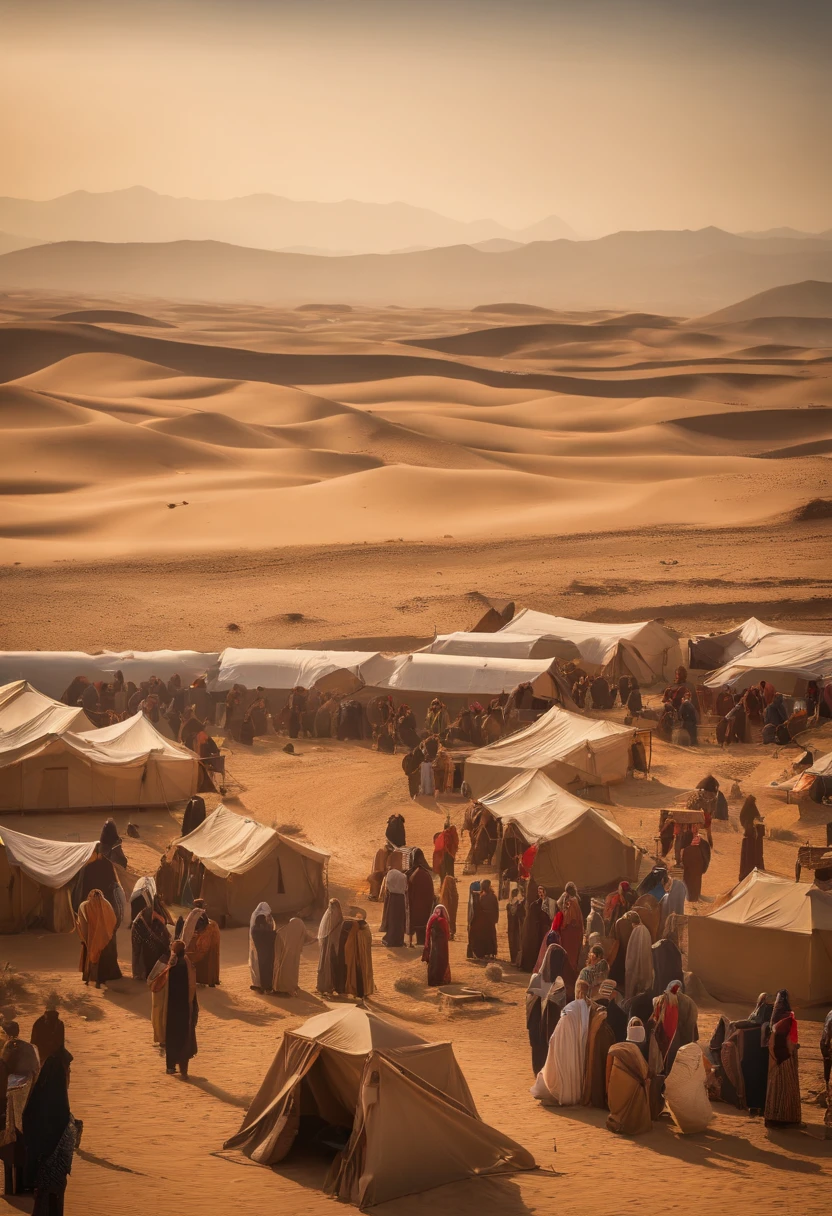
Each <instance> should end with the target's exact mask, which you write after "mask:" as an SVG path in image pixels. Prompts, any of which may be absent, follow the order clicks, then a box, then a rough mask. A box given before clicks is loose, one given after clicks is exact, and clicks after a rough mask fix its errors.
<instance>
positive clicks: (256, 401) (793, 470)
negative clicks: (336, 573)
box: [0, 293, 832, 563]
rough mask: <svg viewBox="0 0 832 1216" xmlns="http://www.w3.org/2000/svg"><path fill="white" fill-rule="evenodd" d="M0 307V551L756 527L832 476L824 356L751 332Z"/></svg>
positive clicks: (637, 323) (376, 314) (61, 302)
mask: <svg viewBox="0 0 832 1216" xmlns="http://www.w3.org/2000/svg"><path fill="white" fill-rule="evenodd" d="M14 304H15V309H14V311H13V315H12V317H11V319H10V320H9V322H8V323H6V324H5V325H0V377H2V382H0V428H2V432H3V435H4V439H5V445H4V455H5V466H4V469H5V476H4V477H3V478H2V480H0V494H2V501H3V517H2V521H0V537H2V546H1V547H0V552H2V554H3V557H4V560H6V561H17V560H24V561H26V562H27V563H31V562H33V561H34V562H38V561H44V562H48V561H51V560H54V559H55V558H58V557H61V558H66V557H83V556H86V557H89V558H91V559H98V558H107V557H113V556H115V555H117V554H124V553H135V554H142V553H145V552H150V551H152V552H164V553H166V554H170V555H174V554H177V553H184V552H194V551H195V550H196V551H198V550H204V551H206V552H214V551H218V550H235V549H240V548H244V549H247V550H256V549H269V548H272V547H274V546H277V545H285V544H287V543H289V544H299V545H319V544H347V543H352V544H355V543H356V542H358V543H362V542H368V543H370V544H376V543H383V542H384V541H388V540H394V539H398V538H399V537H402V538H404V539H405V540H407V541H412V542H424V541H426V540H438V539H441V538H443V537H446V536H447V535H449V534H450V535H452V536H453V537H454V538H456V540H457V541H460V540H461V539H462V538H464V537H469V538H472V539H475V538H478V537H479V538H482V537H492V538H494V537H510V536H521V535H535V534H560V535H568V534H570V533H573V534H577V533H581V532H588V531H589V532H603V531H604V530H606V529H608V528H609V527H610V526H611V524H614V525H615V526H616V527H625V528H643V527H650V526H653V525H654V524H655V523H656V522H657V521H661V522H663V523H664V524H666V525H671V524H672V525H676V524H678V525H683V526H688V525H692V524H700V525H702V524H710V523H713V522H725V521H726V520H729V519H730V520H733V521H734V522H740V521H747V522H753V521H762V520H770V519H772V518H773V517H774V516H778V517H779V516H780V515H783V514H784V513H785V514H788V513H789V512H792V513H793V512H795V511H797V510H799V509H800V508H801V507H802V506H803V505H804V504H805V503H806V502H807V501H809V499H810V498H815V497H818V496H823V495H824V494H825V493H828V488H829V486H830V483H832V476H830V466H829V464H828V461H827V460H826V455H827V453H828V452H829V451H830V450H832V447H831V446H830V445H832V411H829V410H826V409H823V408H808V407H809V406H822V405H824V404H826V403H828V404H832V377H830V375H829V367H830V363H829V362H828V361H827V360H828V359H829V357H830V353H831V351H830V347H829V346H824V345H823V344H821V343H815V344H814V345H813V346H811V347H808V346H805V345H803V344H798V343H795V342H782V341H781V342H777V341H773V340H769V341H765V340H761V341H757V342H755V341H751V342H750V341H749V336H750V334H751V331H748V332H746V330H747V326H748V325H750V324H752V322H735V323H733V324H728V323H726V322H721V321H720V322H717V323H715V325H714V326H713V328H711V327H710V326H709V325H707V324H705V323H703V322H701V321H700V322H697V324H696V327H695V328H691V327H690V326H686V325H680V324H679V322H678V320H677V319H675V318H673V317H665V316H657V315H652V314H648V313H632V312H629V313H612V312H609V311H605V312H603V313H597V312H592V313H588V314H580V313H578V314H576V313H574V312H572V313H564V314H552V315H551V317H548V318H547V319H546V320H545V321H536V322H529V323H525V322H524V323H522V324H514V323H511V318H512V315H513V314H512V313H511V312H510V311H509V312H505V313H503V314H502V316H503V317H504V318H506V320H505V321H501V320H500V314H497V313H492V314H489V315H493V316H494V318H495V322H496V323H495V324H493V325H490V326H488V327H484V326H483V316H484V314H483V312H477V313H475V312H473V311H472V312H458V311H453V310H450V311H449V310H447V309H441V308H438V309H430V310H425V311H423V312H420V311H418V310H417V311H414V310H412V309H409V310H399V309H387V308H385V309H380V310H376V309H369V310H368V309H361V308H357V307H353V308H351V309H350V310H337V309H334V308H333V307H332V305H322V306H320V311H319V310H318V309H317V308H316V310H314V311H310V310H304V311H300V312H297V311H292V310H288V311H287V310H281V309H274V308H257V307H255V306H245V307H241V308H239V309H235V308H232V307H230V306H228V305H225V304H223V305H210V304H198V305H193V306H191V305H187V304H174V303H172V302H170V301H163V300H154V301H153V302H152V304H150V303H149V302H148V303H147V304H146V305H145V306H142V307H138V308H137V307H135V306H134V301H132V300H129V299H112V300H110V299H108V300H106V301H100V302H98V305H97V304H96V301H95V300H93V299H91V298H89V297H87V298H83V299H80V300H77V301H73V300H72V299H71V298H69V297H60V296H57V295H55V294H54V293H53V294H50V295H48V296H44V297H39V296H29V297H19V298H17V299H16V300H15V301H14ZM73 304H74V305H75V306H73ZM494 307H495V308H496V307H498V306H494ZM499 307H501V308H508V307H509V306H508V305H501V306H499ZM516 315H518V316H519V315H522V314H519V313H518V314H516ZM526 315H530V314H526ZM55 316H61V317H67V318H70V319H67V320H62V321H55V320H52V319H50V318H54V317H55ZM116 316H118V317H121V318H125V319H124V320H123V321H120V322H115V321H112V320H111V321H110V322H109V323H108V324H111V325H116V324H118V328H109V327H106V325H105V323H104V322H103V321H102V322H101V323H99V324H96V323H92V318H93V317H99V318H103V317H108V318H114V317H116ZM74 318H79V319H74ZM148 320H150V321H151V322H153V323H155V322H158V323H159V325H158V328H159V329H163V328H164V327H166V326H167V327H168V328H164V336H162V335H161V334H159V335H154V334H152V333H149V332H148V330H149V328H150V327H149V325H148V324H147V321H148ZM753 324H756V322H754V323H753ZM763 458H764V459H765V461H766V463H765V464H764V465H762V464H760V460H761V459H763ZM781 464H782V466H783V473H782V475H779V474H778V476H776V477H775V478H773V476H772V474H773V473H774V471H775V470H776V469H778V466H780V465H781Z"/></svg>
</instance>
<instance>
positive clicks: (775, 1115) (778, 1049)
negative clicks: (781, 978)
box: [764, 988, 803, 1127]
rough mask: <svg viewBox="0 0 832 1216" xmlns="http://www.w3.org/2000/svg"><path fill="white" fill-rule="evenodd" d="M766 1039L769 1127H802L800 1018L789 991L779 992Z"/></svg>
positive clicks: (767, 1124) (782, 990) (767, 1118)
mask: <svg viewBox="0 0 832 1216" xmlns="http://www.w3.org/2000/svg"><path fill="white" fill-rule="evenodd" d="M764 1038H765V1040H766V1046H767V1047H768V1053H769V1060H768V1084H767V1086H766V1106H765V1121H766V1127H800V1126H801V1124H802V1122H803V1113H802V1109H801V1105H800V1073H799V1071H798V1067H797V1052H798V1039H797V1019H796V1018H795V1016H794V1013H793V1012H792V1007H791V1005H790V1003H789V994H788V992H787V991H786V989H785V988H781V990H780V991H779V992H778V993H777V996H776V998H775V1001H774V1009H773V1011H772V1014H771V1021H770V1022H769V1024H768V1027H767V1029H766V1032H765V1033H764Z"/></svg>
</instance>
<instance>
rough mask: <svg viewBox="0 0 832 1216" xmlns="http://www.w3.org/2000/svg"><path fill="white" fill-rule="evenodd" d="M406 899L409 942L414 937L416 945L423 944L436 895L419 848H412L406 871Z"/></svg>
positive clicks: (427, 866) (428, 869)
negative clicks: (408, 919)
mask: <svg viewBox="0 0 832 1216" xmlns="http://www.w3.org/2000/svg"><path fill="white" fill-rule="evenodd" d="M407 900H408V905H409V907H410V924H409V925H408V927H407V932H408V936H409V938H410V944H411V946H412V945H413V938H414V937H415V938H416V944H417V945H418V946H424V944H425V930H426V929H427V924H428V921H429V920H430V914H431V912H432V911H433V905H434V903H435V902H436V896H435V894H434V890H433V874H432V872H431V869H430V866H429V865H428V863H427V860H426V858H425V855H424V853H423V852H422V850H421V849H414V850H413V859H412V862H411V866H410V869H409V870H408V872H407Z"/></svg>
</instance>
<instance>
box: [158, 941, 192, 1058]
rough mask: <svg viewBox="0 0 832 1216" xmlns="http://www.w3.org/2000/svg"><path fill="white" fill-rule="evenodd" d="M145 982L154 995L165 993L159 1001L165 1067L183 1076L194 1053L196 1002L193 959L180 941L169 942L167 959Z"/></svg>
mask: <svg viewBox="0 0 832 1216" xmlns="http://www.w3.org/2000/svg"><path fill="white" fill-rule="evenodd" d="M148 983H149V984H150V990H151V992H154V993H156V994H157V996H158V995H159V994H161V993H163V992H166V994H167V995H166V998H165V999H164V1000H163V1002H162V1008H163V1011H164V1012H163V1022H164V1025H163V1027H162V1042H164V1045H165V1067H166V1071H167V1072H168V1074H169V1075H173V1073H175V1072H176V1069H177V1068H178V1069H179V1072H180V1073H181V1075H182V1076H183V1077H187V1075H188V1063H189V1061H190V1060H191V1059H192V1058H193V1057H194V1056H195V1055H196V1053H197V1045H196V1024H197V1019H198V1017H199V1005H198V1003H197V999H196V974H195V971H194V966H193V963H192V962H191V960H190V959H189V958H188V957H187V955H186V954H185V945H184V942H181V941H175V942H173V944H172V946H171V953H170V961H169V962H168V963H167V965H166V966H163V967H162V968H161V970H160V971H159V973H158V974H157V975H155V976H154V978H153V979H152V980H148Z"/></svg>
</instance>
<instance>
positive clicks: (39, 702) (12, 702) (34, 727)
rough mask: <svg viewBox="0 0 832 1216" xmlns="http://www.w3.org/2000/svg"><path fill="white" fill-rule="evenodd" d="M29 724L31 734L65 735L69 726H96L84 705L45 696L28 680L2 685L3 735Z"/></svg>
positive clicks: (0, 728)
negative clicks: (65, 703)
mask: <svg viewBox="0 0 832 1216" xmlns="http://www.w3.org/2000/svg"><path fill="white" fill-rule="evenodd" d="M22 728H25V730H26V733H27V734H32V735H33V736H35V735H41V734H55V735H61V734H63V733H64V731H67V730H92V722H90V720H89V718H88V717H87V715H86V714H85V713H84V711H83V709H78V707H77V706H75V707H73V706H70V705H64V703H63V701H53V699H52V698H51V697H47V696H44V694H43V693H42V692H38V690H37V689H36V688H33V687H32V685H31V684H30V683H29V682H28V681H27V680H13V681H12V682H11V683H10V684H4V685H3V687H2V688H0V738H2V736H3V735H7V734H11V733H13V732H16V731H20V730H21V729H22Z"/></svg>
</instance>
